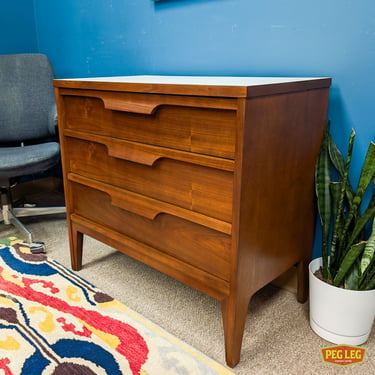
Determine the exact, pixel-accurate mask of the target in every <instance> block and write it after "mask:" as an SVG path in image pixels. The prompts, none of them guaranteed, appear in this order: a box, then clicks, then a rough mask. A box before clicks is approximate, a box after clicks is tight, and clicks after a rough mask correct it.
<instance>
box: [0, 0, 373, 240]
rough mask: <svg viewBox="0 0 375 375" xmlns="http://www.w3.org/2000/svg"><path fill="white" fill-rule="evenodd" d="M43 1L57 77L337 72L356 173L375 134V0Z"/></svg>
mask: <svg viewBox="0 0 375 375" xmlns="http://www.w3.org/2000/svg"><path fill="white" fill-rule="evenodd" d="M9 3H10V2H9ZM8 7H11V6H8ZM34 7H35V20H36V33H37V40H38V48H39V51H40V52H43V53H46V54H47V55H49V57H50V58H51V60H52V63H53V65H54V67H55V71H56V74H57V76H58V77H78V76H100V75H129V74H187V75H192V74H199V75H264V76H267V75H270V76H330V77H332V78H333V86H332V89H331V95H330V105H329V117H330V119H331V120H332V131H333V135H334V138H335V140H336V141H337V143H338V145H339V147H340V149H341V150H342V151H343V152H345V151H346V143H347V138H348V136H349V132H350V129H351V128H352V127H354V128H355V129H356V131H357V141H356V146H355V151H354V169H353V177H356V176H357V175H358V174H359V167H358V166H359V163H360V161H361V159H362V158H363V157H364V154H365V152H366V149H367V145H368V143H369V142H370V140H374V139H375V121H374V112H375V95H374V88H375V16H374V15H375V3H374V1H373V0H328V1H327V0H315V1H309V2H307V1H301V0H262V1H254V0H161V1H158V2H154V1H152V0H80V1H77V0H54V1H51V0H34ZM27 9H28V8H27ZM22 13H24V12H22ZM0 27H1V26H0ZM30 44H31V45H32V43H30ZM318 242H319V241H318ZM316 246H318V245H316Z"/></svg>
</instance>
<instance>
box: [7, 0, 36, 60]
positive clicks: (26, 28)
mask: <svg viewBox="0 0 375 375" xmlns="http://www.w3.org/2000/svg"><path fill="white" fill-rule="evenodd" d="M0 35H1V38H0V54H9V53H20V52H36V51H37V49H38V47H37V38H36V29H35V17H34V3H33V0H12V1H2V2H1V6H0Z"/></svg>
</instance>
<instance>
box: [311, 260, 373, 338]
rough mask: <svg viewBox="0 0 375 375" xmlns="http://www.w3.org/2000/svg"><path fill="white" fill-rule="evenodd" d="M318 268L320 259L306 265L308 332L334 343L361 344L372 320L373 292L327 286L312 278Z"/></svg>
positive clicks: (368, 331) (369, 331) (367, 334)
mask: <svg viewBox="0 0 375 375" xmlns="http://www.w3.org/2000/svg"><path fill="white" fill-rule="evenodd" d="M321 265H322V258H317V259H314V260H313V261H311V263H310V265H309V282H310V326H311V328H312V330H313V331H314V332H315V333H316V334H318V335H319V336H320V337H322V338H324V339H325V340H327V341H329V342H332V343H334V344H348V345H360V344H363V343H364V342H366V341H367V339H368V337H369V335H370V333H371V328H372V325H373V322H374V318H375V290H367V291H356V290H347V289H342V288H337V287H335V286H332V285H329V284H327V283H325V282H323V281H321V280H320V279H318V278H317V277H316V276H315V275H314V272H315V271H316V270H317V269H318V268H319V267H320V266H321Z"/></svg>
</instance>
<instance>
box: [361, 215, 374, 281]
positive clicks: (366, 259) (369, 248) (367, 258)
mask: <svg viewBox="0 0 375 375" xmlns="http://www.w3.org/2000/svg"><path fill="white" fill-rule="evenodd" d="M374 253H375V220H373V223H372V232H371V235H370V238H369V239H368V240H367V244H366V247H365V251H364V252H363V255H362V259H361V267H360V270H361V274H364V273H365V272H366V269H367V268H368V267H369V265H370V264H371V263H372V261H373V259H374Z"/></svg>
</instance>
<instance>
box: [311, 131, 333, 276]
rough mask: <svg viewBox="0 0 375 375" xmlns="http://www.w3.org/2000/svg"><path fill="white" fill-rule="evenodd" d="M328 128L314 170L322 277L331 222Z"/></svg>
mask: <svg viewBox="0 0 375 375" xmlns="http://www.w3.org/2000/svg"><path fill="white" fill-rule="evenodd" d="M328 137H329V127H328V126H327V127H326V129H325V132H324V137H323V141H322V145H321V148H320V152H319V157H318V161H317V163H316V168H315V193H316V197H317V206H318V214H319V217H320V222H321V225H322V260H323V266H322V269H323V277H324V278H325V279H328V278H329V275H328V240H329V232H330V221H331V194H330V187H329V183H330V180H331V172H330V159H329V153H328Z"/></svg>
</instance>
